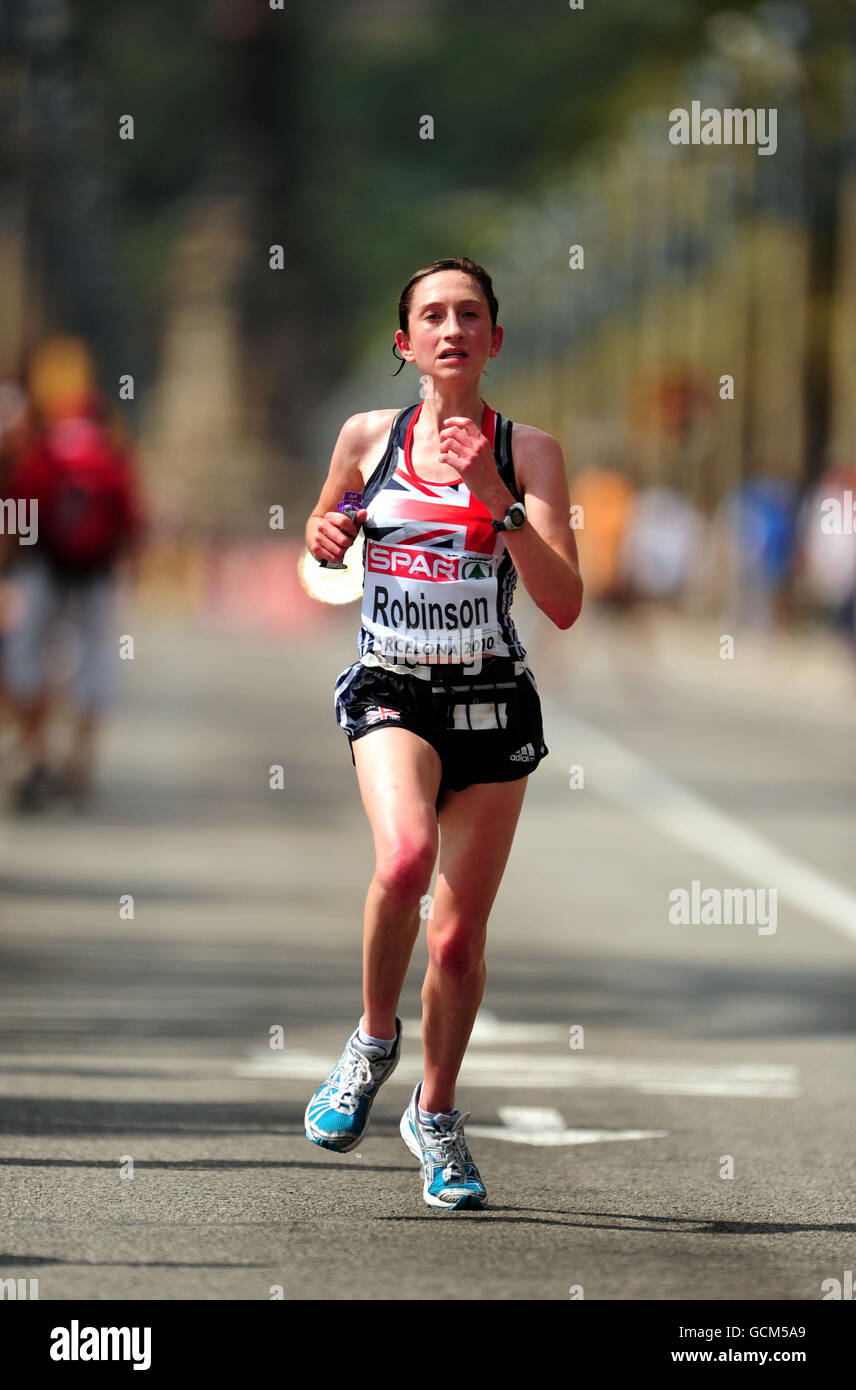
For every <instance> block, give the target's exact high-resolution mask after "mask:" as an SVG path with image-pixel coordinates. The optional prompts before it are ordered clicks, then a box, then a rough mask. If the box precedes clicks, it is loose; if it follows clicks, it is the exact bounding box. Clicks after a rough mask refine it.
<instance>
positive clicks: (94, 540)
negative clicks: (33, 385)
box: [0, 393, 143, 811]
mask: <svg viewBox="0 0 856 1390" xmlns="http://www.w3.org/2000/svg"><path fill="white" fill-rule="evenodd" d="M108 410H109V407H108V405H107V402H106V400H105V399H104V397H102V396H101V395H100V393H89V394H87V396H85V397H84V398H82V399H81V400H79V401H77V402H75V403H74V404H73V405H70V406H69V407H67V408H66V409H65V410H63V411H62V412H61V413H59V414H55V415H53V416H52V418H51V419H50V421H49V422H47V423H46V424H45V426H44V427H43V429H42V430H41V431H40V432H39V434H38V435H37V437H36V439H35V441H34V442H33V443H32V445H31V446H30V448H29V449H28V450H27V451H26V452H25V453H24V454H23V455H22V457H21V458H20V459H19V461H18V464H17V467H16V468H15V469H14V470H13V473H12V475H11V476H10V478H9V479H8V480H7V482H6V486H5V488H4V493H5V496H4V498H3V499H0V501H2V505H3V508H4V513H3V514H4V519H5V522H6V524H5V526H4V534H3V535H2V536H0V545H1V546H2V558H3V559H4V560H5V562H6V565H8V567H9V579H10V581H11V588H12V590H13V591H14V593H15V596H16V597H15V601H13V603H12V604H11V605H10V606H11V610H12V612H11V616H9V617H8V618H7V620H6V624H5V627H6V631H5V641H4V644H3V677H4V681H5V685H6V689H7V693H8V695H9V697H10V699H11V701H12V703H13V707H14V709H15V711H16V715H17V720H18V731H19V747H18V758H19V762H20V768H19V776H18V780H17V784H16V787H15V792H14V804H15V806H16V808H17V809H18V810H20V811H37V810H42V809H43V808H44V807H45V806H46V805H47V804H48V802H49V800H50V797H51V794H52V793H53V792H55V791H61V792H63V793H65V794H66V795H68V796H70V797H71V798H72V799H74V800H76V801H79V802H82V801H84V800H86V798H87V797H88V795H89V793H90V791H91V784H92V772H93V761H94V743H95V735H96V729H97V724H98V719H99V716H100V715H101V714H102V712H103V710H104V709H105V707H106V706H107V705H108V704H109V702H110V698H111V695H112V692H113V685H114V677H115V673H116V662H117V661H118V660H119V652H118V647H115V648H114V646H113V644H112V638H113V608H114V599H115V592H116V581H117V577H118V567H119V564H120V562H121V561H123V560H124V559H125V558H126V557H131V556H133V555H134V553H135V551H136V548H137V545H138V543H139V540H140V537H141V533H142V529H143V517H142V511H141V506H140V501H139V497H138V493H137V484H136V470H135V467H134V464H133V461H132V459H131V456H130V454H129V452H128V451H127V449H125V448H122V447H120V446H118V445H117V444H116V443H115V442H114V441H113V440H112V439H111V437H110V433H109V428H108V422H107V417H108ZM10 522H12V523H13V525H12V526H10ZM15 522H17V529H18V534H17V535H16V534H15V533H14V523H15ZM60 625H64V626H65V627H66V628H67V629H70V632H71V634H72V635H73V638H74V639H75V645H76V649H77V650H76V658H77V661H76V669H75V675H74V681H73V695H72V699H73V704H74V709H75V722H76V728H75V730H74V739H73V744H72V750H71V753H70V755H69V757H68V759H67V761H66V762H65V764H64V766H63V767H62V768H61V769H60V772H59V775H58V776H56V777H54V776H52V774H51V772H50V770H49V768H48V766H47V733H48V716H49V710H50V695H51V676H52V665H53V664H54V658H55V653H56V650H57V648H56V638H57V636H58V634H59V628H60Z"/></svg>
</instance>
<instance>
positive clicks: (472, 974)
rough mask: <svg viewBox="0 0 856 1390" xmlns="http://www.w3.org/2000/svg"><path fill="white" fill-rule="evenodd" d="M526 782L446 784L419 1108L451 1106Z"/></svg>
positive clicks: (481, 988)
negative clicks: (492, 913)
mask: <svg viewBox="0 0 856 1390" xmlns="http://www.w3.org/2000/svg"><path fill="white" fill-rule="evenodd" d="M528 781H529V779H528V777H521V778H519V779H518V780H517V781H515V782H477V783H475V784H474V785H473V786H471V787H467V788H465V790H464V791H461V792H455V791H451V790H446V791H445V792H444V796H443V799H442V801H441V802H440V808H439V821H440V863H439V866H438V870H437V883H436V887H435V890H434V902H433V909H432V910H433V916H429V918H428V924H427V926H428V929H427V940H428V958H429V959H428V969H427V971H426V974H425V982H424V984H423V986H422V1045H423V1049H424V1054H425V1081H424V1084H423V1087H422V1093H421V1095H420V1097H419V1104H420V1105H421V1107H422V1109H423V1110H431V1111H437V1110H452V1109H453V1108H454V1105H455V1082H456V1081H457V1077H458V1072H459V1071H460V1069H461V1062H462V1061H463V1057H464V1053H465V1051H466V1048H467V1043H468V1042H469V1039H470V1033H471V1032H472V1029H473V1023H474V1021H475V1016H476V1012H477V1011H478V1007H479V1004H480V1003H481V998H482V994H483V993H484V985H485V976H486V970H485V963H484V948H485V941H486V938H487V921H488V917H489V916H490V910H491V908H492V906H493V903H494V899H495V898H496V894H497V891H498V889H499V885H500V882H501V880H502V875H503V873H504V871H505V866H506V864H507V862H508V855H509V852H510V850H511V844H512V841H513V839H514V832H515V830H516V828H517V821H518V818H519V815H520V811H521V808H522V806H523V798H524V796H525V795H526V787H527V785H528ZM384 1036H386V1035H384Z"/></svg>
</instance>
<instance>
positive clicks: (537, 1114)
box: [497, 1105, 565, 1129]
mask: <svg viewBox="0 0 856 1390" xmlns="http://www.w3.org/2000/svg"><path fill="white" fill-rule="evenodd" d="M497 1113H498V1115H499V1118H500V1119H501V1120H502V1123H503V1124H504V1125H510V1126H511V1128H512V1129H564V1128H565V1121H564V1119H563V1118H562V1115H561V1114H560V1112H559V1111H558V1110H553V1109H552V1108H550V1107H548V1106H544V1105H526V1106H524V1105H502V1106H500V1108H499V1110H498V1112H497Z"/></svg>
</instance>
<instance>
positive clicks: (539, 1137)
mask: <svg viewBox="0 0 856 1390" xmlns="http://www.w3.org/2000/svg"><path fill="white" fill-rule="evenodd" d="M466 1128H467V1136H468V1137H469V1135H471V1134H477V1135H478V1136H479V1137H480V1138H482V1139H504V1140H505V1141H506V1142H507V1143H509V1144H535V1145H536V1146H537V1147H538V1148H556V1147H558V1146H559V1145H565V1144H603V1143H608V1142H609V1141H610V1140H616V1139H617V1140H625V1139H665V1137H666V1134H667V1133H668V1131H667V1130H665V1129H561V1130H559V1129H552V1128H547V1129H527V1128H523V1129H510V1128H508V1127H507V1126H503V1125H469V1124H468V1125H467V1127H466Z"/></svg>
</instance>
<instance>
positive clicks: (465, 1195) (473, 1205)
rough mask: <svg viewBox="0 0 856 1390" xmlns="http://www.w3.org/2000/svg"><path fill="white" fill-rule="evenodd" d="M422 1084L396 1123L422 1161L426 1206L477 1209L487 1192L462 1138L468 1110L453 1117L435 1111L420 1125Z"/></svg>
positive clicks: (423, 1191) (410, 1148)
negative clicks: (436, 1113) (426, 1123)
mask: <svg viewBox="0 0 856 1390" xmlns="http://www.w3.org/2000/svg"><path fill="white" fill-rule="evenodd" d="M422 1086H423V1082H421V1081H420V1082H419V1085H418V1086H417V1087H416V1090H415V1091H414V1092H413V1095H412V1096H411V1097H410V1104H409V1105H408V1107H407V1109H406V1110H405V1112H404V1114H403V1115H402V1117H401V1124H400V1125H399V1130H400V1131H401V1137H402V1139H403V1140H404V1142H405V1144H406V1145H407V1147H408V1149H409V1150H410V1152H411V1153H412V1154H413V1157H414V1158H418V1159H419V1162H420V1163H421V1164H422V1171H423V1173H424V1174H425V1183H424V1186H423V1188H422V1196H423V1197H424V1199H425V1201H426V1202H427V1203H428V1206H429V1207H447V1208H449V1209H450V1210H453V1211H454V1210H459V1209H469V1210H474V1211H480V1210H481V1208H482V1207H484V1206H485V1205H486V1202H487V1192H486V1191H485V1186H484V1183H483V1182H482V1180H481V1174H480V1173H479V1170H478V1168H477V1167H476V1165H475V1164H474V1163H473V1160H472V1156H471V1154H470V1151H469V1149H468V1148H467V1141H466V1139H465V1138H464V1120H466V1119H469V1114H470V1112H469V1110H465V1111H464V1112H463V1114H462V1115H458V1116H457V1117H453V1116H452V1115H446V1114H438V1115H435V1116H434V1120H433V1123H432V1125H431V1126H429V1125H423V1124H422V1123H421V1121H420V1119H419V1097H420V1095H421V1093H422Z"/></svg>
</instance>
